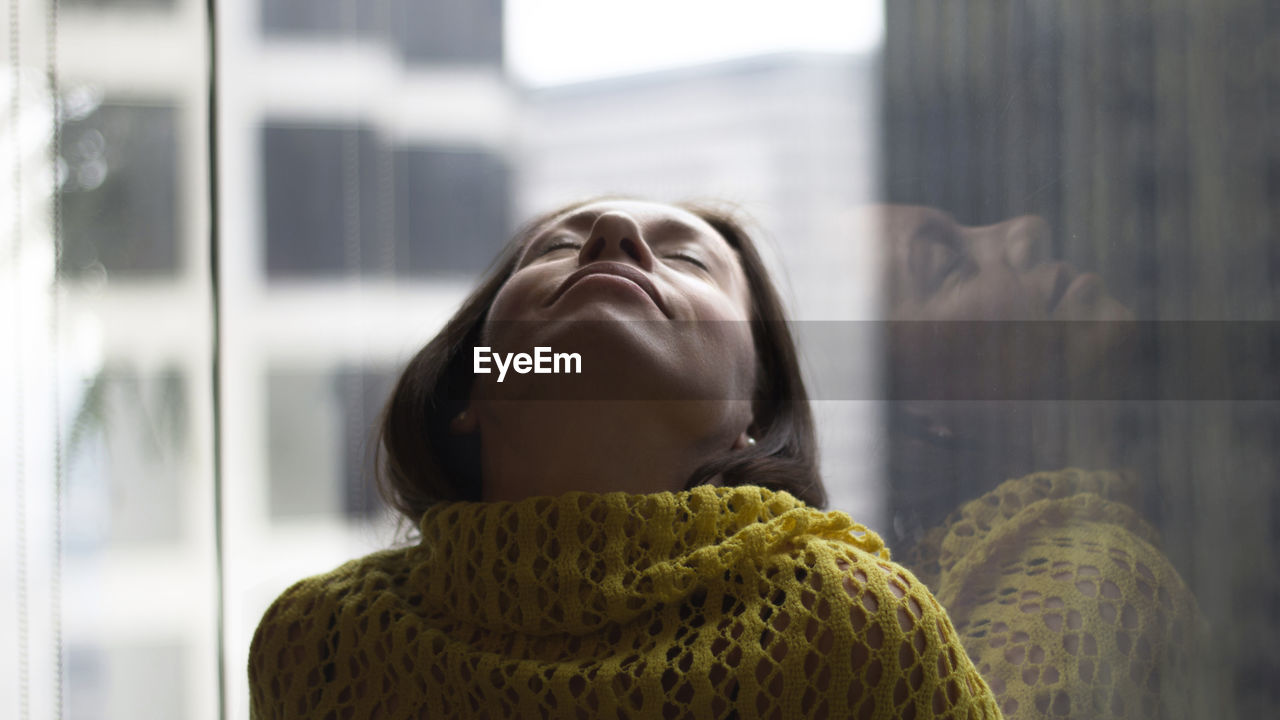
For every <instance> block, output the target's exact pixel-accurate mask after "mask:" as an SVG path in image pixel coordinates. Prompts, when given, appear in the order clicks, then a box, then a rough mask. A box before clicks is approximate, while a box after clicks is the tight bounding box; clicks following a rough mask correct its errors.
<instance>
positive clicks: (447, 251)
mask: <svg viewBox="0 0 1280 720" xmlns="http://www.w3.org/2000/svg"><path fill="white" fill-rule="evenodd" d="M396 193H397V195H396V198H397V202H396V210H397V215H396V228H397V237H396V260H397V262H396V272H397V274H402V275H438V274H451V273H454V274H474V273H479V272H480V271H481V270H483V269H484V267H485V266H486V264H487V263H488V262H489V260H490V259H492V258H493V256H494V254H495V253H496V252H497V250H498V248H500V247H502V245H503V243H504V242H505V241H506V238H507V236H508V234H509V233H510V210H509V206H510V197H511V189H510V178H509V171H508V168H507V164H506V162H505V161H504V160H503V159H502V158H501V157H500V156H499V155H497V154H496V153H493V152H490V151H486V150H460V149H458V150H455V149H446V148H430V147H411V148H405V149H404V150H401V151H399V152H397V153H396Z"/></svg>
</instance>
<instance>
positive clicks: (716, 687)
mask: <svg viewBox="0 0 1280 720" xmlns="http://www.w3.org/2000/svg"><path fill="white" fill-rule="evenodd" d="M421 531H422V541H421V543H419V544H418V545H416V546H414V547H410V548H403V549H394V550H387V551H383V552H379V553H375V554H373V555H370V556H368V557H365V558H362V559H359V560H355V561H353V562H350V563H347V564H346V565H343V566H342V567H340V568H338V569H337V570H334V571H333V572H331V573H328V574H326V575H322V576H319V577H314V578H310V579H307V580H303V581H302V582H299V583H298V584H296V585H294V586H293V587H291V588H290V589H289V590H287V591H286V592H285V593H284V594H283V595H281V596H280V598H279V599H278V600H276V602H275V603H274V604H273V605H272V606H271V608H270V609H269V610H268V611H267V613H266V614H265V616H264V617H263V619H262V622H261V624H260V625H259V627H258V631H257V633H256V635H255V637H254V640H253V646H252V650H251V653H250V663H249V676H250V684H251V698H252V700H251V702H252V715H253V717H255V718H259V719H262V720H266V719H267V718H326V717H334V718H375V717H379V718H380V717H415V718H416V717H423V718H426V717H431V718H437V717H440V718H444V717H493V718H508V717H555V718H559V717H565V718H595V717H627V718H662V717H666V718H675V717H694V718H713V717H725V716H730V715H733V714H734V713H736V716H737V717H742V718H748V717H769V718H775V717H777V718H803V717H859V718H888V717H912V716H914V717H919V718H925V717H935V716H947V717H955V718H995V717H999V711H998V709H997V708H996V705H995V701H994V698H993V696H992V693H991V691H990V689H989V688H988V686H987V684H986V683H985V682H984V681H983V679H982V678H981V677H980V676H979V674H978V672H977V670H976V669H975V668H974V666H973V664H972V663H971V662H970V661H969V658H968V656H967V655H966V654H965V652H964V650H963V648H962V647H961V645H960V640H959V638H958V636H957V635H956V633H955V631H954V630H953V628H952V625H951V622H950V620H949V619H948V617H947V614H946V613H945V612H944V611H943V610H942V608H941V606H939V604H938V603H937V601H935V600H934V598H933V596H932V595H931V594H930V592H929V591H928V589H927V588H926V587H925V586H924V585H923V584H922V583H920V582H919V581H918V580H916V578H915V577H914V576H913V575H912V574H911V573H910V572H908V571H907V570H905V569H904V568H902V567H901V566H899V565H896V564H894V563H893V562H891V561H890V560H889V554H888V551H887V550H886V549H885V548H884V545H883V543H881V541H880V538H879V537H877V536H876V535H875V534H873V533H871V532H869V531H867V530H866V529H865V528H863V527H862V526H860V525H857V524H855V523H853V522H852V521H851V520H850V519H849V517H848V516H847V515H845V514H843V513H838V512H832V513H823V512H819V511H816V510H814V509H812V508H809V507H807V506H805V505H804V504H803V503H801V502H800V501H798V500H797V499H795V498H794V497H792V496H791V495H788V494H786V493H774V492H770V491H768V490H764V489H761V488H756V487H741V488H712V487H699V488H696V489H694V490H691V491H688V492H680V493H657V494H652V495H627V494H622V493H611V494H603V495H601V494H586V493H570V494H566V495H562V496H557V497H542V498H531V499H528V500H522V501H519V502H514V503H511V502H503V503H451V504H445V505H440V506H438V507H435V508H433V509H431V510H430V511H428V512H427V513H426V514H425V515H424V517H423V518H422V522H421Z"/></svg>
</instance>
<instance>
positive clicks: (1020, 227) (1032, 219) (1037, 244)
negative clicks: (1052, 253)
mask: <svg viewBox="0 0 1280 720" xmlns="http://www.w3.org/2000/svg"><path fill="white" fill-rule="evenodd" d="M1000 225H1001V226H1003V227H1004V230H1005V258H1006V259H1007V261H1008V263H1009V265H1011V266H1012V267H1013V268H1015V269H1017V270H1020V271H1023V272H1026V271H1027V270H1030V269H1031V268H1033V267H1035V266H1036V265H1038V264H1040V263H1042V262H1044V261H1046V260H1047V259H1048V258H1049V249H1050V248H1049V223H1047V222H1045V220H1044V218H1042V217H1039V216H1037V215H1023V216H1021V217H1016V218H1013V219H1012V220H1007V221H1005V222H1003V223H1001V224H1000Z"/></svg>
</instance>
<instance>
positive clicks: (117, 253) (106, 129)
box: [59, 102, 182, 276]
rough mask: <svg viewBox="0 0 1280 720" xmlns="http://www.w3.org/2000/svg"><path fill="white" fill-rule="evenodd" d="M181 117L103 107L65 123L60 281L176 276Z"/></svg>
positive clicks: (171, 111)
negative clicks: (96, 275)
mask: <svg viewBox="0 0 1280 720" xmlns="http://www.w3.org/2000/svg"><path fill="white" fill-rule="evenodd" d="M178 117H179V112H178V110H177V109H176V108H174V107H173V106H171V105H163V104H156V105H141V104H125V103H112V102H104V103H102V104H100V105H97V106H96V107H94V108H92V109H86V110H85V111H84V114H82V115H79V116H76V117H72V118H68V119H67V120H65V121H64V123H63V126H62V144H61V147H60V160H61V162H60V163H59V164H60V172H61V173H63V175H62V178H61V181H62V185H61V192H62V223H63V256H62V270H63V272H64V274H66V275H69V276H77V275H83V274H84V273H86V272H96V271H98V270H100V269H105V270H106V271H107V272H108V273H112V274H120V275H126V276H154V275H171V274H173V273H175V272H176V271H177V269H178V267H179V264H180V258H179V251H178V248H179V246H180V243H179V242H178V227H179V217H180V212H179V207H178V198H179V197H181V188H180V185H181V177H182V174H181V173H180V172H179V168H178V129H177V125H178Z"/></svg>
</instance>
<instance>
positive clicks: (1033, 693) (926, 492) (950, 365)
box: [868, 207, 1198, 718]
mask: <svg viewBox="0 0 1280 720" xmlns="http://www.w3.org/2000/svg"><path fill="white" fill-rule="evenodd" d="M868 219H869V220H870V223H869V228H868V230H869V231H870V232H873V233H875V234H878V235H879V236H880V237H881V239H882V240H883V241H884V242H885V245H884V247H885V248H886V249H887V260H888V262H887V263H886V265H885V267H886V271H887V280H888V281H887V283H886V285H887V287H888V291H889V295H890V307H892V308H893V311H892V316H893V319H894V320H895V321H896V322H894V323H893V330H892V332H891V333H890V338H891V340H890V359H891V362H892V373H893V375H894V378H893V383H892V384H893V390H892V392H893V393H895V395H896V396H897V397H900V398H912V399H909V400H903V401H901V402H896V403H894V404H893V411H894V412H893V415H892V417H893V419H894V430H895V432H894V434H893V437H892V440H891V448H892V449H891V452H890V455H891V458H890V469H891V472H890V476H891V478H892V479H893V488H892V490H891V491H892V492H895V493H897V494H898V496H899V498H900V502H899V503H897V504H898V505H900V506H903V507H907V508H911V511H910V512H912V513H914V514H915V516H916V517H917V518H920V519H922V521H923V522H922V523H920V525H921V527H920V530H921V531H923V529H924V528H925V527H929V526H933V527H932V529H930V530H928V531H927V532H919V533H918V534H917V533H911V532H903V533H902V534H903V535H905V536H907V537H908V538H909V537H910V536H911V535H913V534H915V535H917V537H915V538H911V539H913V540H916V541H918V542H915V543H907V544H905V545H904V546H903V548H902V549H903V550H907V551H909V552H908V554H907V555H906V556H905V557H907V558H909V559H908V560H907V564H908V566H909V567H911V569H912V570H913V571H914V572H915V573H916V575H917V577H919V578H920V579H922V580H924V581H925V582H927V583H928V585H929V587H931V588H932V589H933V590H934V591H935V592H936V593H937V597H938V599H939V600H940V601H941V602H942V604H943V606H944V607H946V608H947V610H948V612H949V613H950V615H951V618H952V620H953V621H954V622H955V624H956V627H957V629H958V631H959V632H960V633H961V635H962V636H963V642H964V645H965V647H966V649H967V650H968V651H969V654H970V656H971V657H972V658H973V659H974V662H975V663H977V664H978V666H979V669H980V671H981V672H982V674H983V676H984V677H985V678H986V679H987V681H988V682H989V683H990V684H991V687H992V689H993V690H994V691H995V693H996V695H997V698H998V699H999V701H1000V706H1001V708H1002V710H1003V711H1004V713H1005V715H1006V716H1010V717H1043V716H1046V715H1048V716H1071V717H1087V718H1099V717H1165V718H1167V717H1187V716H1194V715H1195V710H1193V709H1192V707H1191V706H1190V705H1189V704H1188V702H1187V701H1188V699H1189V698H1190V697H1191V696H1192V693H1191V692H1190V688H1191V678H1190V677H1189V676H1188V668H1187V667H1186V664H1187V662H1188V660H1189V658H1190V656H1191V654H1192V653H1191V647H1190V646H1191V642H1190V640H1191V639H1192V638H1194V637H1195V636H1196V634H1197V628H1198V615H1197V612H1196V609H1195V603H1194V601H1193V600H1192V598H1191V596H1190V594H1189V593H1188V592H1187V590H1186V588H1185V586H1184V585H1183V584H1182V582H1181V580H1180V579H1179V577H1178V575H1177V573H1176V571H1175V570H1174V568H1173V567H1172V566H1171V565H1170V563H1169V562H1168V560H1167V559H1166V558H1165V557H1164V555H1163V554H1162V553H1161V552H1160V551H1159V550H1158V549H1157V546H1158V538H1157V534H1156V532H1155V531H1154V530H1153V529H1152V528H1151V527H1150V526H1149V525H1148V524H1147V523H1146V522H1145V521H1144V520H1143V519H1142V518H1141V517H1139V515H1138V513H1137V512H1135V510H1134V508H1136V507H1139V506H1140V504H1141V503H1140V498H1139V494H1140V493H1139V488H1138V486H1137V481H1136V478H1135V477H1134V476H1133V475H1132V474H1131V473H1127V472H1126V473H1117V472H1107V471H1096V472H1087V471H1082V470H1075V469H1071V470H1064V471H1060V472H1032V471H1033V470H1035V469H1042V468H1045V467H1061V466H1062V465H1063V464H1064V462H1066V461H1068V460H1069V461H1070V462H1072V463H1074V464H1086V465H1089V466H1094V467H1116V466H1117V463H1118V461H1119V459H1120V458H1121V457H1122V456H1123V451H1124V450H1125V448H1123V447H1121V443H1120V442H1119V441H1118V440H1117V438H1120V437H1121V435H1122V432H1121V431H1122V423H1121V422H1119V421H1118V420H1117V418H1116V417H1115V416H1114V414H1113V412H1112V410H1113V409H1114V408H1112V407H1110V406H1108V405H1107V404H1105V403H1096V402H1083V403H1061V402H1048V401H1044V398H1056V397H1064V396H1069V395H1070V393H1071V392H1073V391H1075V392H1084V393H1087V394H1091V395H1092V396H1098V395H1099V394H1112V393H1116V392H1118V391H1120V390H1123V387H1122V385H1123V383H1125V382H1126V381H1127V380H1129V379H1131V378H1129V377H1128V376H1126V375H1125V374H1124V372H1123V369H1124V368H1125V367H1126V365H1127V362H1126V360H1128V359H1129V358H1128V352H1129V345H1130V343H1129V341H1130V340H1131V337H1132V334H1133V333H1132V330H1133V316H1132V314H1131V313H1130V312H1129V311H1128V310H1127V309H1126V308H1125V307H1124V306H1123V305H1121V304H1120V303H1119V302H1117V301H1116V300H1115V299H1114V298H1113V297H1112V296H1111V295H1110V294H1108V293H1107V291H1106V289H1105V288H1104V287H1103V286H1102V283H1101V280H1100V278H1099V277H1098V276H1097V275H1094V274H1092V273H1083V274H1081V273H1077V271H1076V270H1075V269H1074V268H1072V267H1071V266H1069V265H1067V264H1065V263H1061V262H1054V261H1052V260H1050V259H1049V258H1048V228H1047V226H1046V225H1045V224H1044V222H1043V221H1041V220H1039V219H1038V218H1030V217H1023V218H1016V219H1014V220H1010V221H1007V222H1004V223H1000V224H998V225H992V226H987V227H965V226H962V225H959V224H957V223H956V222H955V221H954V220H953V219H952V218H950V217H949V216H947V215H946V214H944V213H942V212H939V211H937V210H933V209H929V208H919V207H878V208H875V209H873V210H871V211H870V212H869V213H868ZM1046 320H1051V321H1055V322H1049V323H1046V322H1041V321H1046ZM992 321H997V322H995V323H993V322H992ZM1057 321H1068V322H1057ZM1046 330H1047V331H1050V332H1044V331H1046ZM1118 369H1119V370H1120V372H1117V370H1118ZM939 378H941V383H942V384H944V385H945V386H946V387H945V388H942V389H943V390H946V391H950V392H949V393H935V392H933V391H932V390H931V389H930V388H931V383H933V384H936V383H938V382H939ZM992 387H997V388H999V389H1000V391H1001V393H1000V395H1001V397H1002V400H1000V401H975V400H973V399H972V398H973V397H976V396H981V394H982V391H984V390H986V389H989V388H992ZM922 388H924V389H925V390H924V391H923V392H922V391H921V389H922ZM917 395H923V396H925V399H920V398H919V397H916V396H917ZM937 395H950V396H951V397H957V396H958V397H968V398H970V399H969V400H964V401H959V400H954V399H952V400H938V399H937V398H936V396H937ZM1055 421H1056V425H1055ZM1063 435H1069V438H1068V440H1066V441H1064V439H1063V437H1062V436H1063ZM1068 443H1069V444H1068ZM1019 476H1021V477H1019ZM1005 478H1014V479H1010V480H1005ZM1001 481H1004V482H1001ZM975 496H980V497H978V498H977V499H976V500H971V501H968V502H963V503H961V502H960V501H961V500H963V499H967V498H972V497H975ZM957 505H958V506H959V507H958V509H956V508H957ZM948 513H949V515H948ZM943 516H946V519H945V520H944V519H943ZM903 539H907V538H903ZM912 544H914V547H911V545H912Z"/></svg>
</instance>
